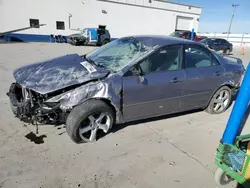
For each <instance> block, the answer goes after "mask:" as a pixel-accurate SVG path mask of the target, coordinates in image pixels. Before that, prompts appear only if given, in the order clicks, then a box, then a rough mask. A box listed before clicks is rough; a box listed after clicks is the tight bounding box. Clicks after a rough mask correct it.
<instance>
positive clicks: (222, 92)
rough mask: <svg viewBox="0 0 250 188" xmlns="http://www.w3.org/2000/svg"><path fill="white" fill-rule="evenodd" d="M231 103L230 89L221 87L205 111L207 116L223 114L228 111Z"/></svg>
mask: <svg viewBox="0 0 250 188" xmlns="http://www.w3.org/2000/svg"><path fill="white" fill-rule="evenodd" d="M231 101H232V91H231V89H230V88H229V87H228V86H223V87H221V88H220V89H218V90H217V91H216V92H215V94H214V95H213V97H212V99H211V100H210V102H209V105H208V106H207V108H206V110H205V111H206V112H208V113H209V114H220V113H223V112H225V111H226V110H227V109H228V107H229V106H230V104H231Z"/></svg>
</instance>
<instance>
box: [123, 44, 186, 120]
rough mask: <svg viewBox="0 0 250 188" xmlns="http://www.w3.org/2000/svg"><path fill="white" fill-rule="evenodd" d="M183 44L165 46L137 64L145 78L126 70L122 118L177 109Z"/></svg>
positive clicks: (180, 86)
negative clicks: (141, 78) (140, 78)
mask: <svg viewBox="0 0 250 188" xmlns="http://www.w3.org/2000/svg"><path fill="white" fill-rule="evenodd" d="M182 50H183V49H182V46H178V45H177V46H170V47H165V48H162V49H160V50H158V51H157V52H155V53H154V54H152V55H150V56H149V57H148V58H146V59H144V60H143V61H142V62H140V63H139V67H140V69H141V72H142V74H143V78H144V80H143V81H142V80H141V81H140V80H139V77H138V76H137V75H133V74H132V73H128V74H126V75H124V77H123V113H124V114H123V115H124V119H125V121H131V120H136V119H141V118H147V117H153V116H158V115H164V114H169V113H173V112H178V111H179V107H180V98H181V96H182V93H183V90H182V89H183V87H184V84H185V79H186V75H185V71H184V70H182V52H183V51H182Z"/></svg>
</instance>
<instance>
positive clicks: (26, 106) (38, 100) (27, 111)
mask: <svg viewBox="0 0 250 188" xmlns="http://www.w3.org/2000/svg"><path fill="white" fill-rule="evenodd" d="M7 95H8V96H9V99H10V104H11V109H12V111H13V113H14V114H15V116H16V117H18V118H19V119H20V120H21V121H24V122H27V123H32V124H37V123H42V124H49V123H51V124H55V123H59V122H63V121H65V115H66V114H65V113H66V112H63V111H62V110H61V109H60V103H46V102H45V101H46V100H47V95H43V94H39V93H37V92H34V91H32V90H30V89H26V88H23V87H22V86H21V85H19V84H17V83H12V84H11V86H10V89H9V92H8V93H7Z"/></svg>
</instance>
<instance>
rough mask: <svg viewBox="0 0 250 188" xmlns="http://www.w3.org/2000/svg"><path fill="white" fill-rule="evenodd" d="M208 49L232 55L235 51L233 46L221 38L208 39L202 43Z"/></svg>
mask: <svg viewBox="0 0 250 188" xmlns="http://www.w3.org/2000/svg"><path fill="white" fill-rule="evenodd" d="M200 42H201V43H203V44H205V45H206V46H207V47H209V48H211V49H214V50H216V51H223V53H225V54H228V55H229V54H230V52H232V51H233V44H232V43H230V42H228V41H227V40H225V39H220V38H206V39H204V40H201V41H200Z"/></svg>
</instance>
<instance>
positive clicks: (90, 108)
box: [66, 99, 115, 143]
mask: <svg viewBox="0 0 250 188" xmlns="http://www.w3.org/2000/svg"><path fill="white" fill-rule="evenodd" d="M98 114H100V115H98ZM114 114H115V112H114V110H113V108H112V107H110V106H109V105H107V104H106V103H105V102H104V101H101V100H95V99H92V100H88V101H86V102H84V103H82V104H80V105H79V106H76V107H75V108H73V110H72V111H71V112H70V114H69V116H68V117H67V120H66V131H67V133H68V134H69V136H70V138H71V139H72V140H73V141H74V142H75V143H83V142H93V141H96V139H97V137H96V136H97V130H101V131H102V132H104V133H106V134H107V133H108V131H109V130H110V129H111V127H112V125H113V123H114V117H115V115H114ZM96 115H97V116H96ZM101 115H103V119H102V120H104V121H105V120H107V121H105V123H103V122H101V121H102V120H100V123H99V126H98V125H97V124H98V119H99V117H100V116H101ZM90 117H91V118H90ZM104 118H106V119H104ZM107 122H108V123H107ZM101 125H106V127H105V129H104V128H103V127H102V128H101ZM94 134H95V135H94ZM93 135H94V136H95V138H93ZM88 136H89V137H88Z"/></svg>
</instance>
